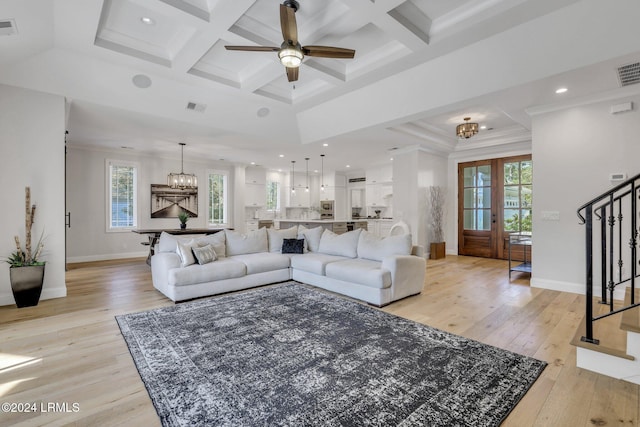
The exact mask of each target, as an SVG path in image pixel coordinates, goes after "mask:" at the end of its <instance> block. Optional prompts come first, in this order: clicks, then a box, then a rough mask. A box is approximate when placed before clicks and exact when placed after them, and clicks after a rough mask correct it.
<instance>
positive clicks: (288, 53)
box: [278, 47, 304, 68]
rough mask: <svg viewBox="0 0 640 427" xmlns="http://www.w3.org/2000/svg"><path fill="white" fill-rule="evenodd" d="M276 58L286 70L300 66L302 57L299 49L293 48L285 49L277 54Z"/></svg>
mask: <svg viewBox="0 0 640 427" xmlns="http://www.w3.org/2000/svg"><path fill="white" fill-rule="evenodd" d="M278 58H280V62H281V63H282V65H284V66H285V67H287V68H297V67H299V66H300V64H302V58H304V55H303V54H302V52H301V51H300V50H299V49H296V48H295V47H285V48H282V49H280V51H279V52H278Z"/></svg>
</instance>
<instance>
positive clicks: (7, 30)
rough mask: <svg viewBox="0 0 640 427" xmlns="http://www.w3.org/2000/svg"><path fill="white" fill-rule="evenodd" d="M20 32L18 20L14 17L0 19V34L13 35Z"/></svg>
mask: <svg viewBox="0 0 640 427" xmlns="http://www.w3.org/2000/svg"><path fill="white" fill-rule="evenodd" d="M16 34H18V29H17V28H16V21H14V20H13V19H0V36H13V35H16Z"/></svg>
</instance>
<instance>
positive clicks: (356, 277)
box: [326, 259, 391, 289]
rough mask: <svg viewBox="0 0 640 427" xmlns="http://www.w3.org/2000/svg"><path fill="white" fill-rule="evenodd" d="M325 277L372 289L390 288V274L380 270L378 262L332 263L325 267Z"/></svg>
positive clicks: (354, 260) (366, 260)
mask: <svg viewBox="0 0 640 427" xmlns="http://www.w3.org/2000/svg"><path fill="white" fill-rule="evenodd" d="M326 276H327V277H330V278H332V279H337V280H342V281H344V282H351V283H357V284H359V285H364V286H370V287H372V288H379V289H384V288H388V287H389V286H391V272H390V271H389V270H386V269H383V268H381V263H380V262H377V261H371V260H368V259H348V260H344V261H340V262H332V263H331V264H328V265H327V268H326Z"/></svg>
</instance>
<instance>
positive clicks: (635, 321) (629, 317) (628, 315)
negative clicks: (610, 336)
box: [620, 288, 640, 333]
mask: <svg viewBox="0 0 640 427" xmlns="http://www.w3.org/2000/svg"><path fill="white" fill-rule="evenodd" d="M635 296H636V297H635V302H636V303H638V302H640V289H636V291H635ZM624 304H625V305H630V304H631V288H627V289H626V291H625V293H624ZM620 329H622V330H624V331H629V332H637V333H640V307H636V308H632V309H629V310H627V311H624V312H623V313H622V318H621V319H620Z"/></svg>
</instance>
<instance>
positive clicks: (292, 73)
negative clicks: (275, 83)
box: [287, 67, 300, 82]
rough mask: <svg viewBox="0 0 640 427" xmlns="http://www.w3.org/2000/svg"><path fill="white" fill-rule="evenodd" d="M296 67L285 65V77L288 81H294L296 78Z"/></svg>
mask: <svg viewBox="0 0 640 427" xmlns="http://www.w3.org/2000/svg"><path fill="white" fill-rule="evenodd" d="M298 70H300V68H298V67H287V78H288V79H289V81H290V82H295V81H296V80H298Z"/></svg>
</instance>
